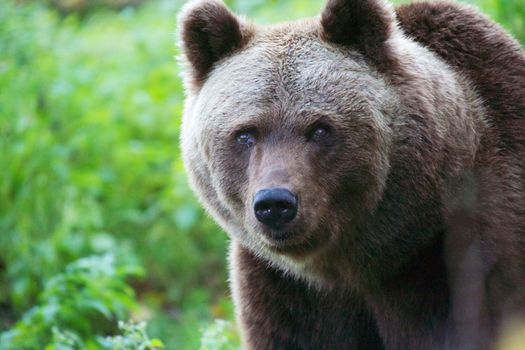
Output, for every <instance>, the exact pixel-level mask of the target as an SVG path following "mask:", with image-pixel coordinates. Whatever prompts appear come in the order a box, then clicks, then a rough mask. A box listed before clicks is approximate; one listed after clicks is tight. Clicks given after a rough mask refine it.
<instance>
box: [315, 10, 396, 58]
mask: <svg viewBox="0 0 525 350" xmlns="http://www.w3.org/2000/svg"><path fill="white" fill-rule="evenodd" d="M395 28H396V16H395V13H394V9H393V8H392V7H391V6H390V5H389V4H388V3H386V2H385V1H384V0H328V2H327V4H326V7H325V9H324V10H323V13H322V15H321V38H322V39H323V40H325V41H328V42H332V43H335V44H339V45H344V46H352V47H354V48H356V49H358V50H359V51H361V52H362V53H363V54H365V56H366V57H367V58H369V59H372V60H373V61H374V62H376V63H382V62H380V61H381V60H382V59H388V57H387V56H388V52H387V51H388V50H387V47H386V45H385V42H386V41H387V39H388V38H389V37H390V36H391V35H392V33H393V31H394V30H395Z"/></svg>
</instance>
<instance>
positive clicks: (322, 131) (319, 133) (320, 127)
mask: <svg viewBox="0 0 525 350" xmlns="http://www.w3.org/2000/svg"><path fill="white" fill-rule="evenodd" d="M330 134H331V128H330V127H329V126H328V125H326V124H324V123H317V124H315V125H314V126H313V127H312V129H311V131H310V133H309V137H308V138H309V140H310V141H314V142H320V141H323V140H326V139H327V138H328V137H329V136H330Z"/></svg>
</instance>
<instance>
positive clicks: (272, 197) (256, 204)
mask: <svg viewBox="0 0 525 350" xmlns="http://www.w3.org/2000/svg"><path fill="white" fill-rule="evenodd" d="M298 207H299V205H298V200H297V195H296V194H294V193H292V192H291V191H289V190H287V189H285V188H269V189H264V190H260V191H258V192H257V193H256V194H255V197H254V200H253V210H254V213H255V217H256V218H257V220H258V221H259V222H261V223H262V224H264V225H265V226H267V227H269V228H271V229H272V230H280V229H282V228H283V226H284V225H286V224H288V223H289V222H291V221H292V220H293V219H295V217H296V216H297V210H298ZM272 238H273V237H272Z"/></svg>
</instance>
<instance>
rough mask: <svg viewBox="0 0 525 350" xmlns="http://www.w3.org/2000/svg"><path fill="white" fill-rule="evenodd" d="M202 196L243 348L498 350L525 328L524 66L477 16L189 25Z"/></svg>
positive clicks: (192, 147)
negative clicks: (518, 327) (226, 265)
mask: <svg viewBox="0 0 525 350" xmlns="http://www.w3.org/2000/svg"><path fill="white" fill-rule="evenodd" d="M179 26H180V45H181V48H182V52H183V59H184V61H185V74H184V78H185V86H186V89H187V97H186V103H185V111H184V117H183V125H182V131H181V144H182V151H183V157H184V161H185V165H186V168H187V171H188V174H189V178H190V181H191V184H192V187H193V188H194V190H195V191H196V193H197V194H198V196H199V198H200V200H201V201H202V203H203V204H204V206H205V207H206V208H207V210H208V211H209V213H210V214H211V215H212V216H213V217H214V218H215V219H216V220H217V222H218V223H219V224H220V225H221V226H222V227H223V228H224V230H225V231H227V232H228V234H229V236H230V237H231V251H230V269H231V288H232V293H233V298H234V302H235V305H236V310H237V317H238V322H239V325H240V328H241V333H242V337H243V343H244V347H245V348H246V349H398V350H410V349H414V350H429V349H430V350H432V349H461V350H464V349H476V350H477V349H491V348H494V347H495V346H496V345H497V342H498V339H499V338H500V337H501V336H502V335H503V334H505V331H506V329H507V327H508V326H509V325H512V324H513V323H514V322H520V320H523V317H524V316H525V313H524V310H525V54H524V51H523V49H522V48H521V47H520V45H519V44H518V43H517V42H516V41H515V40H514V39H512V38H511V37H510V36H509V35H508V34H507V33H506V32H505V31H503V30H502V29H501V28H500V27H499V26H498V25H496V24H494V23H492V22H491V21H490V20H489V19H487V18H486V17H484V16H482V15H480V14H479V13H478V12H477V11H475V10H474V9H472V8H470V7H467V6H464V5H460V4H456V3H448V2H434V3H428V2H419V3H415V4H410V5H403V6H400V7H398V8H397V9H394V8H393V7H391V6H390V5H388V4H386V3H384V2H383V0H328V3H327V5H326V7H325V9H324V10H323V12H322V14H321V16H320V17H317V18H312V19H307V20H300V21H294V22H290V23H284V24H278V25H269V26H257V25H255V24H252V23H249V22H248V21H246V20H244V19H243V18H239V17H237V16H236V15H234V14H233V13H232V12H230V11H229V10H228V9H227V8H226V7H225V6H224V5H223V4H222V3H221V2H220V1H218V0H197V1H191V2H190V3H189V4H187V5H186V6H185V8H184V9H183V11H182V12H181V15H180V17H179Z"/></svg>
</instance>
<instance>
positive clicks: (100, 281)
mask: <svg viewBox="0 0 525 350" xmlns="http://www.w3.org/2000/svg"><path fill="white" fill-rule="evenodd" d="M141 274H142V270H141V269H140V268H138V267H137V266H130V265H123V266H119V265H117V264H116V263H115V260H114V258H113V256H111V255H105V256H93V257H89V258H84V259H80V260H78V261H76V262H74V263H72V264H70V265H68V266H67V267H66V269H65V272H63V273H61V274H58V275H56V276H54V277H53V278H51V279H50V280H49V281H48V282H47V283H46V287H45V289H44V290H43V291H42V293H41V294H40V295H39V298H38V303H37V305H35V306H33V307H32V308H31V309H30V310H29V311H27V312H26V313H25V314H24V315H23V316H22V318H21V320H20V321H18V322H17V323H16V324H15V326H14V327H13V328H12V329H11V330H9V331H6V332H4V333H3V334H2V335H1V338H0V348H1V349H28V350H29V349H35V350H39V349H44V348H46V347H47V348H49V347H51V348H53V347H52V346H53V344H54V343H59V344H65V343H71V344H75V346H76V347H81V348H84V347H86V345H87V344H90V347H91V348H93V346H94V345H95V344H96V337H97V335H103V334H105V333H107V332H110V331H111V330H112V325H113V324H114V323H115V320H118V319H124V318H127V314H128V311H129V310H131V309H132V308H134V307H136V302H135V299H134V292H133V289H132V288H131V287H130V286H129V285H128V284H127V283H126V281H125V280H126V278H128V277H131V276H139V275H141Z"/></svg>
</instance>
